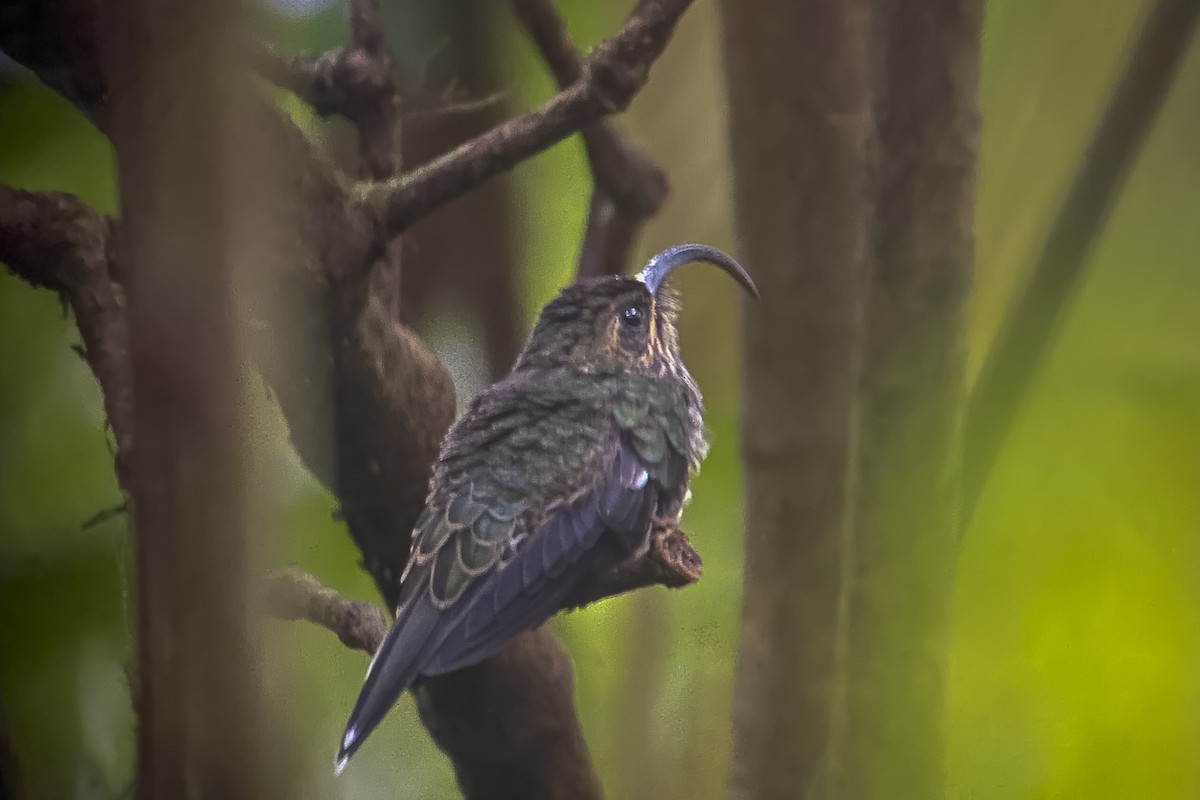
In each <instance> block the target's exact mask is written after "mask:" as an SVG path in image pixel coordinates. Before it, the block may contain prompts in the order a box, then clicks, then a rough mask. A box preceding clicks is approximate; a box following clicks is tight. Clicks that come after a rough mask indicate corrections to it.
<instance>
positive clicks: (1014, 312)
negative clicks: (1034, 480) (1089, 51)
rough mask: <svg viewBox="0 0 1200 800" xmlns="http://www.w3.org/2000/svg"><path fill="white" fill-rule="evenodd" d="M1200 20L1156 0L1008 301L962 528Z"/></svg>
mask: <svg viewBox="0 0 1200 800" xmlns="http://www.w3.org/2000/svg"><path fill="white" fill-rule="evenodd" d="M1198 21H1200V3H1198V2H1196V0H1158V2H1156V3H1155V4H1154V6H1153V7H1152V8H1151V9H1150V11H1149V12H1148V14H1147V16H1146V18H1145V21H1144V23H1143V25H1142V28H1141V32H1140V34H1139V35H1138V39H1137V42H1136V44H1135V45H1134V47H1133V50H1132V52H1131V53H1130V55H1129V60H1128V61H1127V62H1126V65H1125V71H1124V74H1123V75H1122V76H1121V79H1120V82H1119V83H1118V84H1117V87H1116V88H1115V89H1114V90H1113V92H1112V95H1111V97H1110V98H1109V100H1108V104H1107V107H1106V108H1105V110H1104V115H1103V117H1102V118H1101V120H1100V122H1099V123H1098V124H1097V126H1096V129H1095V132H1094V133H1093V134H1092V139H1091V141H1090V142H1089V143H1088V146H1087V149H1086V150H1085V151H1084V158H1083V161H1082V163H1081V164H1080V167H1079V171H1078V172H1077V173H1076V175H1075V178H1074V180H1073V181H1072V183H1071V188H1070V190H1069V192H1068V193H1067V197H1066V199H1065V200H1064V201H1063V204H1062V207H1061V208H1060V209H1059V212H1058V215H1057V216H1056V217H1055V219H1054V223H1053V225H1052V227H1051V228H1050V233H1049V235H1048V236H1047V237H1046V242H1045V244H1044V245H1043V247H1042V250H1041V253H1040V254H1039V255H1038V258H1037V261H1036V262H1035V263H1034V265H1033V268H1032V269H1031V270H1030V272H1029V278H1028V280H1027V282H1026V284H1025V286H1024V288H1023V289H1022V291H1021V293H1020V294H1019V295H1018V296H1017V297H1016V299H1015V300H1014V301H1013V303H1012V304H1011V306H1010V308H1009V311H1008V313H1007V314H1006V316H1005V318H1004V321H1003V323H1002V324H1001V326H1000V332H999V333H998V334H997V335H996V340H995V341H994V342H993V343H992V346H991V348H990V349H989V351H988V354H987V360H986V361H985V362H984V365H983V369H982V370H981V371H980V373H979V377H978V378H977V379H976V381H975V386H974V387H973V389H972V391H971V393H970V396H969V398H968V402H967V416H966V459H965V467H964V476H963V505H962V509H963V510H962V527H963V528H965V527H966V526H967V524H969V522H970V519H971V515H972V514H973V513H974V511H975V506H976V505H977V503H978V502H979V496H980V495H981V494H982V493H983V489H984V486H985V485H986V483H987V479H988V475H990V474H991V470H992V466H993V465H994V464H995V462H996V458H997V457H998V456H999V454H1000V448H1001V446H1002V444H1003V442H1004V440H1005V439H1006V438H1007V436H1008V432H1009V430H1010V429H1011V428H1012V424H1013V421H1014V420H1015V419H1016V417H1017V414H1018V412H1019V410H1020V408H1021V406H1022V405H1023V404H1024V401H1025V397H1026V396H1027V395H1028V394H1029V389H1030V386H1031V385H1032V384H1033V381H1034V379H1035V378H1036V376H1037V374H1038V373H1039V371H1040V369H1041V365H1042V363H1043V362H1044V361H1045V357H1046V353H1047V352H1049V350H1050V348H1051V346H1052V344H1053V342H1054V338H1055V335H1056V334H1057V332H1058V329H1059V327H1060V325H1061V323H1062V319H1063V317H1064V316H1065V314H1066V311H1067V308H1068V306H1069V305H1070V301H1071V298H1072V297H1074V294H1075V289H1076V287H1077V286H1078V285H1079V283H1080V280H1081V279H1082V276H1083V273H1084V270H1085V268H1086V267H1087V264H1088V259H1089V256H1090V255H1091V251H1092V246H1093V245H1094V244H1095V241H1096V239H1097V238H1098V237H1099V235H1100V233H1101V231H1103V230H1104V226H1105V224H1106V223H1107V221H1108V218H1109V215H1110V214H1111V213H1112V209H1113V207H1114V206H1115V205H1116V201H1117V198H1118V197H1119V196H1120V193H1121V189H1122V188H1123V187H1124V186H1125V180H1126V178H1128V177H1129V173H1130V172H1132V170H1133V165H1134V164H1135V162H1136V161H1137V157H1138V155H1139V154H1140V153H1141V151H1142V145H1143V144H1144V143H1145V141H1146V137H1147V136H1148V135H1149V133H1150V130H1151V128H1152V127H1153V125H1154V121H1155V119H1157V118H1158V113H1159V111H1160V110H1161V109H1162V106H1163V103H1164V102H1165V100H1166V97H1167V93H1168V91H1170V88H1171V86H1172V85H1173V84H1174V82H1175V78H1176V76H1177V75H1178V74H1179V69H1180V66H1181V65H1182V63H1183V59H1184V56H1185V55H1186V54H1187V52H1188V47H1189V45H1190V43H1191V41H1192V39H1193V38H1194V36H1195V32H1196V25H1197V22H1198Z"/></svg>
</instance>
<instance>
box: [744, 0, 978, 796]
mask: <svg viewBox="0 0 1200 800" xmlns="http://www.w3.org/2000/svg"><path fill="white" fill-rule="evenodd" d="M903 6H904V4H902V3H899V2H891V0H852V1H851V2H830V1H829V0H805V1H804V2H800V3H794V4H793V3H778V4H775V5H774V6H773V10H772V12H771V13H769V14H768V13H763V9H762V8H755V9H750V8H749V7H747V6H745V5H744V4H739V3H734V2H727V3H725V5H724V14H725V23H726V24H725V44H726V69H727V76H728V82H729V95H730V102H731V108H730V124H731V142H732V148H733V158H734V173H735V190H736V198H735V205H736V213H737V226H738V237H739V241H740V250H741V253H742V255H743V257H744V259H745V261H746V263H747V264H749V265H750V267H751V269H752V270H753V271H754V275H755V279H756V280H758V282H759V286H760V287H761V288H762V290H763V296H764V297H765V298H767V299H766V302H764V303H763V305H762V307H761V308H756V309H753V311H751V312H750V313H748V314H747V315H746V323H745V333H746V341H745V350H744V352H745V358H746V378H745V380H746V384H745V385H746V398H745V411H744V418H743V435H744V440H743V447H744V453H745V458H746V497H747V525H748V531H747V542H746V546H747V560H746V578H745V594H744V600H743V603H744V605H743V619H742V622H743V629H742V637H741V642H740V652H739V664H738V683H737V687H736V690H735V719H734V731H735V756H734V763H735V765H736V766H735V774H734V775H733V777H732V795H733V796H734V797H738V798H784V797H787V798H792V797H853V798H872V797H897V796H901V797H914V798H918V797H921V798H924V797H936V796H940V795H941V794H942V784H941V781H942V765H941V754H942V717H943V711H942V687H943V678H944V670H945V661H946V657H947V649H946V644H947V643H946V622H947V619H946V615H947V611H948V608H949V600H950V591H951V578H952V572H951V565H952V561H953V556H954V542H955V536H956V530H957V509H958V506H957V501H958V479H959V475H960V468H961V442H960V438H961V437H960V427H961V425H960V420H961V417H962V414H961V400H962V392H963V384H962V367H963V355H964V336H963V334H964V330H963V310H964V303H965V300H966V296H967V288H968V284H969V275H970V267H971V241H972V239H971V229H972V228H971V222H972V216H971V215H972V212H973V191H974V175H975V142H976V127H977V119H976V117H977V110H976V108H977V106H976V103H977V99H976V92H977V85H978V49H979V33H980V30H979V29H980V24H981V13H982V3H980V2H978V1H977V0H945V1H944V2H943V1H941V0H939V2H932V3H926V4H924V5H923V6H922V9H921V11H920V13H913V9H912V8H911V7H910V8H908V9H907V11H906V10H905V8H904V7H903ZM782 75H788V76H794V77H789V79H788V80H786V81H785V80H781V79H780V77H779V76H782Z"/></svg>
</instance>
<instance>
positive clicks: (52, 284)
mask: <svg viewBox="0 0 1200 800" xmlns="http://www.w3.org/2000/svg"><path fill="white" fill-rule="evenodd" d="M114 225H115V223H114V222H113V221H112V220H111V219H109V218H108V217H106V216H104V215H103V214H100V213H98V212H96V211H94V210H92V209H91V208H90V207H88V205H87V204H86V203H84V202H83V201H82V200H80V199H79V198H78V197H75V196H74V195H70V194H64V193H59V192H46V193H41V192H26V191H20V190H17V189H12V188H9V187H7V186H0V261H3V262H4V263H5V264H7V265H8V268H9V270H11V271H12V272H13V274H15V275H16V276H17V277H19V278H22V279H23V280H25V281H26V282H28V283H29V284H30V285H32V286H38V287H41V288H45V289H51V290H53V291H54V292H56V293H57V294H58V295H59V297H61V298H62V300H63V302H64V303H66V304H67V305H69V306H70V307H71V310H72V311H73V312H74V314H75V322H76V325H77V326H78V327H79V333H80V336H81V337H82V338H83V351H82V352H83V357H84V359H85V360H86V361H87V363H88V365H89V366H90V367H91V368H92V372H93V373H94V374H95V375H96V379H97V380H98V381H99V382H100V389H101V391H102V394H103V397H104V411H105V414H106V415H107V417H108V422H109V425H111V426H112V430H113V435H114V438H115V439H116V445H117V446H116V454H115V460H116V470H117V479H118V481H119V482H120V484H121V486H122V487H123V488H125V489H128V478H129V469H128V460H129V458H130V453H131V450H132V441H133V428H132V423H133V395H132V382H131V377H130V368H129V332H128V327H127V322H126V318H125V293H124V291H123V290H122V289H121V287H120V286H118V285H117V283H116V282H115V281H114V280H113V277H112V275H111V274H110V273H112V272H115V271H116V252H115V250H116V247H115V236H114Z"/></svg>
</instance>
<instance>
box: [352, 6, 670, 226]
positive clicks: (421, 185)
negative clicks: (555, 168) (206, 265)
mask: <svg viewBox="0 0 1200 800" xmlns="http://www.w3.org/2000/svg"><path fill="white" fill-rule="evenodd" d="M690 5H691V0H660V1H659V2H653V1H651V0H642V2H640V3H638V5H637V7H636V8H635V9H634V11H633V13H632V14H631V15H630V17H629V19H628V20H627V21H626V22H625V25H624V26H623V27H622V28H621V30H620V31H619V32H618V33H617V34H616V35H614V36H612V37H610V38H608V39H605V40H604V41H603V42H601V43H600V44H599V45H598V46H597V47H596V49H595V50H594V51H593V52H592V54H591V55H590V56H589V57H588V58H587V59H586V60H585V61H584V62H583V63H582V64H581V66H580V70H579V75H578V77H577V78H576V79H575V80H574V81H573V82H572V83H571V84H570V85H569V86H567V87H566V88H564V89H563V90H562V91H561V92H559V93H558V94H557V95H556V96H555V97H553V98H552V99H551V100H549V101H548V102H546V103H545V104H543V105H542V106H541V107H539V108H537V109H535V110H533V111H529V112H527V113H525V114H522V115H520V116H518V117H516V118H514V119H511V120H509V121H508V122H505V123H503V124H501V125H499V126H497V127H495V128H493V129H492V130H490V131H488V132H486V133H484V134H482V135H480V136H478V137H476V138H475V139H472V140H471V141H469V142H466V143H465V144H463V145H461V146H460V147H458V148H456V149H454V150H452V151H451V152H449V153H446V154H445V155H443V156H440V157H439V158H436V159H434V160H433V161H431V162H430V163H428V164H426V165H425V166H423V167H421V168H419V169H417V170H415V171H413V172H411V173H409V174H407V175H404V176H402V177H399V178H396V179H392V180H390V181H383V182H375V183H366V184H363V185H361V186H360V187H359V189H358V192H357V195H358V198H359V200H360V201H361V202H363V203H366V204H368V205H370V206H372V207H374V208H376V209H377V210H378V212H379V214H380V215H381V217H382V219H383V220H384V221H385V224H386V226H387V229H388V231H389V232H390V233H391V234H392V235H397V234H399V233H402V232H403V231H404V230H406V229H407V228H408V227H409V226H410V225H412V223H413V222H415V221H416V220H418V219H420V218H421V217H424V216H426V215H428V214H429V213H431V212H433V211H435V210H436V209H438V208H440V207H441V206H443V205H445V204H446V203H447V202H449V201H450V200H453V199H454V198H456V197H458V196H460V195H462V194H463V193H465V192H467V191H468V190H470V189H471V188H473V187H475V186H477V185H479V184H480V183H482V182H484V181H485V180H487V179H489V178H491V177H493V176H495V175H497V174H499V173H500V172H503V171H505V170H507V169H510V168H511V167H512V166H513V165H515V164H517V163H519V162H520V161H522V160H524V159H526V158H528V157H529V156H531V155H533V154H534V153H537V152H540V151H542V150H544V149H546V148H547V147H549V146H550V145H552V144H555V143H556V142H558V141H560V140H562V139H564V138H566V137H567V136H569V135H570V134H572V133H574V132H575V131H576V130H579V129H580V128H581V127H583V126H585V125H587V124H589V123H591V122H594V121H596V120H598V119H600V118H601V117H604V116H606V115H609V114H614V113H617V112H619V111H623V110H624V109H625V108H627V107H628V105H629V103H630V102H631V101H632V100H633V97H634V95H636V94H637V92H638V90H639V89H641V87H642V86H643V85H644V84H645V83H646V80H647V78H648V77H649V71H650V66H651V64H653V62H654V60H655V59H657V58H658V56H659V55H660V54H661V53H662V51H663V49H664V48H665V47H666V44H667V41H668V40H669V39H670V37H671V34H672V33H673V32H674V30H675V25H676V23H677V22H678V21H679V18H680V16H682V14H683V12H684V11H686V10H687V8H688V6H690ZM664 192H665V190H664Z"/></svg>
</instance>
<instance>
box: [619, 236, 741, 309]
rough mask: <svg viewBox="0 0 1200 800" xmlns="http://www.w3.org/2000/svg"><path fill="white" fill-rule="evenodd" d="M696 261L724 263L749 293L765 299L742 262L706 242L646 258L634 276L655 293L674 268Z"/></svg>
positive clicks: (680, 246)
mask: <svg viewBox="0 0 1200 800" xmlns="http://www.w3.org/2000/svg"><path fill="white" fill-rule="evenodd" d="M695 261H705V262H707V263H709V264H714V265H716V266H718V267H720V268H721V269H722V270H724V271H725V272H727V273H729V276H730V277H731V278H733V279H734V280H735V281H737V282H738V284H739V285H740V286H741V287H742V288H743V289H745V290H746V293H747V294H749V295H751V296H752V297H753V298H754V299H755V300H759V301H761V300H762V297H761V296H760V295H759V293H758V287H757V286H755V285H754V281H752V280H751V279H750V276H749V275H748V274H747V273H746V270H744V269H742V265H741V264H739V263H738V262H736V261H734V260H733V259H732V258H731V257H730V256H728V255H726V254H725V253H722V252H721V251H720V250H718V249H717V248H715V247H709V246H708V245H706V244H677V245H675V246H674V247H668V248H667V249H666V250H663V251H662V252H661V253H659V254H658V255H656V256H654V258H652V259H650V260H649V261H648V262H646V266H645V267H644V268H643V269H642V271H641V272H639V273H638V274H637V275H635V276H634V279H635V280H639V281H641V282H642V283H644V284H646V288H647V289H649V290H650V292H651V293H652V294H654V293H657V292H658V288H659V287H660V286H662V284H663V281H664V280H666V278H667V275H669V274H670V273H671V270H673V269H675V268H676V267H678V266H680V265H682V264H691V263H692V262H695Z"/></svg>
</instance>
